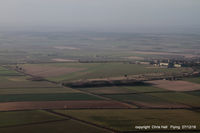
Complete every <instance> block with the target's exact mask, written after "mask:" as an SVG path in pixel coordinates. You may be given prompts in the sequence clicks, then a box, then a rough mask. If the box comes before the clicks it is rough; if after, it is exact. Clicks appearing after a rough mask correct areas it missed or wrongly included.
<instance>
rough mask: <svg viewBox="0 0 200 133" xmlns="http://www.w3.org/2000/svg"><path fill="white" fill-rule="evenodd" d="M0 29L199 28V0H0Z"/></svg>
mask: <svg viewBox="0 0 200 133" xmlns="http://www.w3.org/2000/svg"><path fill="white" fill-rule="evenodd" d="M0 29H2V30H6V29H10V30H11V29H16V30H58V31H59V30H60V31H62V30H63V31H103V32H154V31H176V30H177V31H184V30H186V31H187V30H197V31H198V30H200V0H0Z"/></svg>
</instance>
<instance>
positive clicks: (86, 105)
mask: <svg viewBox="0 0 200 133" xmlns="http://www.w3.org/2000/svg"><path fill="white" fill-rule="evenodd" d="M117 108H120V109H127V108H134V106H129V105H127V104H125V103H121V102H116V101H106V100H104V101H103V100H100V101H97V100H95V101H41V102H5V103H0V111H12V110H33V109H117Z"/></svg>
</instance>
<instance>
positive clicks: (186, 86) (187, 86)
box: [148, 80, 200, 91]
mask: <svg viewBox="0 0 200 133" xmlns="http://www.w3.org/2000/svg"><path fill="white" fill-rule="evenodd" d="M148 83H151V84H153V86H155V87H158V88H163V89H167V90H171V91H194V90H200V84H195V83H191V82H187V81H169V80H155V81H148Z"/></svg>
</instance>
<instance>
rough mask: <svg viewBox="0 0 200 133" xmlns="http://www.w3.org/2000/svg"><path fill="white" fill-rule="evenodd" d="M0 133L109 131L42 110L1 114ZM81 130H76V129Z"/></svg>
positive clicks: (92, 132) (95, 132) (96, 132)
mask: <svg viewBox="0 0 200 133" xmlns="http://www.w3.org/2000/svg"><path fill="white" fill-rule="evenodd" d="M0 116H1V120H0V132H2V133H18V132H21V133H27V132H30V133H35V132H37V133H44V132H50V133H55V132H56V133H65V132H66V130H67V131H70V132H74V133H75V132H82V131H84V132H88V133H101V132H105V133H107V132H108V131H106V130H103V129H100V128H97V127H94V126H91V125H87V124H84V123H81V122H78V121H74V120H70V119H68V118H66V117H61V116H58V115H55V114H52V113H48V112H46V111H42V110H35V111H13V112H0ZM77 126H78V127H79V128H76V127H77Z"/></svg>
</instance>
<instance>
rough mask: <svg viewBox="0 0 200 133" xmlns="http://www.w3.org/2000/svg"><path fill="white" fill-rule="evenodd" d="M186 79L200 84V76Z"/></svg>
mask: <svg viewBox="0 0 200 133" xmlns="http://www.w3.org/2000/svg"><path fill="white" fill-rule="evenodd" d="M184 80H185V81H189V82H192V83H197V84H200V77H196V78H185V79H184Z"/></svg>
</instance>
